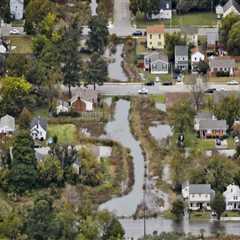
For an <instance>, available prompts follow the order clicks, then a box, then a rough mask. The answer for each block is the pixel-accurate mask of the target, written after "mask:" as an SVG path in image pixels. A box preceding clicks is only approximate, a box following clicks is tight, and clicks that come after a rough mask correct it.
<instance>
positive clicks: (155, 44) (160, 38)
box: [146, 25, 165, 49]
mask: <svg viewBox="0 0 240 240" xmlns="http://www.w3.org/2000/svg"><path fill="white" fill-rule="evenodd" d="M146 33H147V48H148V49H164V47H165V27H164V25H154V26H149V27H147V29H146Z"/></svg>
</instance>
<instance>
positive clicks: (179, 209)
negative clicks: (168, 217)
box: [171, 199, 184, 220]
mask: <svg viewBox="0 0 240 240" xmlns="http://www.w3.org/2000/svg"><path fill="white" fill-rule="evenodd" d="M171 212H172V214H173V215H174V216H175V217H176V219H177V220H181V219H182V217H183V216H184V202H183V201H182V200H181V199H177V200H175V201H174V202H173V204H172V209H171Z"/></svg>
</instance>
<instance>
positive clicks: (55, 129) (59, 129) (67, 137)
mask: <svg viewBox="0 0 240 240" xmlns="http://www.w3.org/2000/svg"><path fill="white" fill-rule="evenodd" d="M48 136H49V137H53V136H57V138H58V142H59V143H60V144H75V143H77V127H76V126H75V125H73V124H50V125H49V126H48Z"/></svg>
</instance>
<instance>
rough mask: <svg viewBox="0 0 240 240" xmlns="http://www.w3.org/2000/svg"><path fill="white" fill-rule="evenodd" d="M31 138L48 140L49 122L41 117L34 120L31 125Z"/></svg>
mask: <svg viewBox="0 0 240 240" xmlns="http://www.w3.org/2000/svg"><path fill="white" fill-rule="evenodd" d="M30 131H31V136H32V138H33V139H34V140H40V141H43V140H46V138H47V120H46V119H43V118H41V117H37V118H33V120H32V121H31V124H30Z"/></svg>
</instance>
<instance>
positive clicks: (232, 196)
mask: <svg viewBox="0 0 240 240" xmlns="http://www.w3.org/2000/svg"><path fill="white" fill-rule="evenodd" d="M223 196H224V197H225V202H226V210H227V211H233V210H240V188H239V186H237V185H233V184H230V185H228V186H227V190H226V191H225V192H224V193H223Z"/></svg>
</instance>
